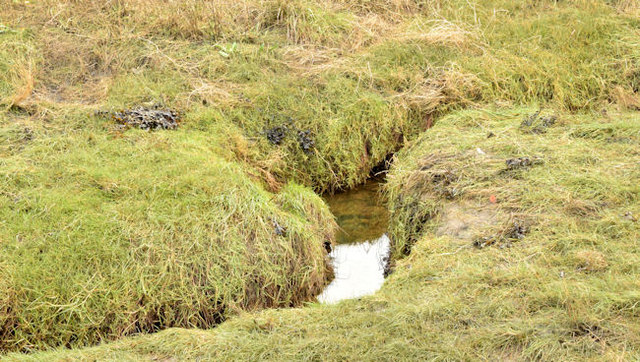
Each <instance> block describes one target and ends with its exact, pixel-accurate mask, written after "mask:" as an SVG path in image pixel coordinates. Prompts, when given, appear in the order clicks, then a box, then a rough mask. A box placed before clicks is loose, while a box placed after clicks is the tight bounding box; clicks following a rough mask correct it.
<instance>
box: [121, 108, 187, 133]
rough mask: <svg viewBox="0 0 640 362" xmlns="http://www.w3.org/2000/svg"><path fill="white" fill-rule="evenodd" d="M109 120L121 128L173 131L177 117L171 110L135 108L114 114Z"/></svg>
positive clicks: (176, 124)
mask: <svg viewBox="0 0 640 362" xmlns="http://www.w3.org/2000/svg"><path fill="white" fill-rule="evenodd" d="M111 118H112V119H113V120H114V121H115V122H116V123H118V124H120V125H121V126H122V127H134V128H140V129H144V130H158V129H175V128H177V127H178V121H179V116H178V113H176V112H175V111H173V110H170V109H161V108H159V107H155V108H153V109H150V108H145V107H135V108H132V109H125V110H123V111H120V112H114V113H113V115H112V116H111Z"/></svg>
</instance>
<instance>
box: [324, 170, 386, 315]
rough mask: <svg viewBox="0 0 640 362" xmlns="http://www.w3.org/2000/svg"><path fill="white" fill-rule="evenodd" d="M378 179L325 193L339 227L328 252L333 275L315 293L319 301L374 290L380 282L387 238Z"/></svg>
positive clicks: (338, 299)
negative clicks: (328, 193)
mask: <svg viewBox="0 0 640 362" xmlns="http://www.w3.org/2000/svg"><path fill="white" fill-rule="evenodd" d="M381 182H382V180H381V179H378V178H375V179H371V180H369V181H368V182H367V183H365V184H364V185H362V186H359V187H357V188H355V189H353V190H349V191H346V192H343V193H338V194H334V195H331V196H327V197H326V198H325V199H326V201H327V203H328V204H329V208H330V209H331V212H333V214H334V215H335V216H336V220H337V222H338V225H339V226H340V228H341V230H340V232H339V233H338V236H337V243H338V245H336V246H335V247H334V248H333V250H332V251H331V253H330V254H329V256H330V257H331V260H332V262H333V269H334V272H335V279H334V280H333V281H332V282H331V283H330V284H329V285H328V286H327V287H326V288H325V290H324V291H323V292H322V294H320V295H319V296H318V301H320V302H321V303H327V304H332V303H337V302H339V301H341V300H343V299H351V298H358V297H362V296H365V295H370V294H373V293H375V292H376V291H377V290H378V289H380V287H382V284H383V283H384V269H385V266H386V263H387V259H388V256H389V248H390V240H389V237H388V236H387V234H386V231H387V226H388V215H387V209H386V207H385V206H384V205H383V204H382V202H381V200H380V186H381Z"/></svg>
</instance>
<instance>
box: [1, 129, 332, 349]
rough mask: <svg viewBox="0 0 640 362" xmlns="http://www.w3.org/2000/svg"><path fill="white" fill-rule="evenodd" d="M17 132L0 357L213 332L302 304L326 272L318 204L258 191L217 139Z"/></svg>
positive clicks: (6, 187)
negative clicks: (140, 335)
mask: <svg viewBox="0 0 640 362" xmlns="http://www.w3.org/2000/svg"><path fill="white" fill-rule="evenodd" d="M25 127H27V126H26V125H20V126H17V125H16V126H13V127H12V126H10V125H7V126H6V127H5V128H4V129H3V133H2V135H1V136H2V139H3V140H4V141H6V143H3V147H2V148H1V150H2V151H3V152H2V153H3V154H4V155H5V156H6V157H3V158H2V160H0V165H2V166H1V171H0V179H1V180H2V191H1V192H0V240H2V244H1V250H2V253H1V254H0V265H2V268H1V269H0V280H2V281H3V283H2V284H0V286H2V291H1V292H0V305H1V306H2V308H1V309H0V311H1V312H0V341H1V342H0V348H1V349H16V348H19V349H24V350H29V349H33V348H42V347H46V346H59V345H67V346H73V345H87V344H93V343H96V342H98V341H100V340H103V339H113V338H116V337H119V336H122V335H127V334H131V333H137V332H145V331H146V332H152V331H157V330H160V329H163V328H166V327H170V326H184V327H197V326H199V327H211V326H214V325H215V324H217V323H219V321H220V320H222V319H223V318H224V317H226V315H228V314H229V312H234V311H235V310H237V309H240V308H241V309H248V310H252V309H256V308H264V307H277V306H281V307H284V306H293V305H299V304H300V303H301V302H302V301H306V300H309V299H310V298H313V296H315V295H316V294H317V293H318V292H319V291H320V290H321V288H322V286H323V285H324V284H325V281H326V280H327V279H328V276H329V275H330V271H329V270H328V269H327V266H326V265H325V264H326V263H325V255H326V252H325V251H324V248H323V243H324V242H325V241H326V240H331V239H332V235H333V225H334V222H333V216H332V215H331V214H330V213H329V211H328V209H327V207H326V206H325V205H324V203H323V202H322V200H321V199H320V198H319V197H318V196H317V195H315V194H314V193H313V192H312V191H311V190H309V189H307V188H303V187H301V186H298V185H295V184H288V185H286V186H285V187H283V188H282V190H281V191H280V192H279V193H277V194H272V193H270V192H267V191H265V190H264V188H263V187H262V186H261V185H260V184H259V183H257V182H255V181H252V180H251V177H250V175H248V174H247V172H246V171H245V170H243V168H242V167H241V166H240V165H239V164H237V163H235V162H230V161H227V160H225V159H224V158H223V157H222V156H221V155H223V154H224V152H223V151H220V150H216V149H217V148H218V147H220V145H221V144H223V143H222V142H220V143H218V144H219V146H217V147H216V146H214V145H215V144H216V143H217V142H218V140H216V139H215V137H210V136H207V135H203V134H201V133H195V132H193V131H188V130H182V131H174V132H169V131H166V132H165V133H161V132H156V133H146V132H143V131H132V132H130V133H127V134H125V135H122V136H121V137H114V136H112V135H108V134H104V133H102V132H100V130H99V128H100V126H99V125H91V124H87V125H84V126H83V127H82V129H78V130H73V129H67V130H66V131H68V132H69V133H68V134H64V133H63V134H57V135H56V136H54V137H49V136H48V135H47V134H46V131H44V130H43V131H42V133H40V132H39V131H33V132H29V133H28V134H27V133H25V129H30V128H25ZM96 128H97V129H96ZM222 134H223V133H222V130H221V131H220V132H218V135H222Z"/></svg>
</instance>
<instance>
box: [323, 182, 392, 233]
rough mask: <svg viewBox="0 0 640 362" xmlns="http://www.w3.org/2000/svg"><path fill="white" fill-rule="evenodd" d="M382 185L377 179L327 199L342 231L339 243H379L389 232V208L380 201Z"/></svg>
mask: <svg viewBox="0 0 640 362" xmlns="http://www.w3.org/2000/svg"><path fill="white" fill-rule="evenodd" d="M382 182H383V180H382V179H380V178H374V179H371V180H369V181H367V182H366V183H365V184H363V185H361V186H358V187H356V188H354V189H351V190H349V191H346V192H341V193H337V194H334V195H330V196H326V197H325V201H326V202H327V204H328V205H329V208H330V209H331V212H332V213H333V215H335V217H336V221H337V222H338V225H339V226H340V228H341V230H340V232H339V233H338V235H337V238H336V242H337V243H338V244H348V243H358V242H363V241H368V240H376V239H378V238H379V237H380V236H382V234H384V233H385V232H386V231H387V226H388V223H389V217H388V214H387V208H386V207H385V205H383V204H382V202H381V201H380V199H381V197H380V186H381V185H382Z"/></svg>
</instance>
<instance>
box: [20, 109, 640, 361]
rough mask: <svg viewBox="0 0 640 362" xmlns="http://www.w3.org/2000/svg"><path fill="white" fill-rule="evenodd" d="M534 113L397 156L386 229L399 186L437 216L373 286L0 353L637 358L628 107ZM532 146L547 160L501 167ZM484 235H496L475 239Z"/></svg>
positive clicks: (436, 131) (436, 134)
mask: <svg viewBox="0 0 640 362" xmlns="http://www.w3.org/2000/svg"><path fill="white" fill-rule="evenodd" d="M533 112H535V109H534V108H529V109H491V110H487V111H466V112H458V113H454V114H452V115H450V116H448V117H446V118H445V119H443V120H441V121H440V122H438V123H437V124H436V125H435V126H434V127H433V128H432V129H431V131H430V132H427V133H425V134H424V135H423V136H422V137H421V138H420V139H419V140H417V141H416V142H414V143H413V144H412V146H411V147H409V148H407V149H405V150H404V151H402V152H401V153H399V154H398V155H397V161H396V163H395V164H394V166H393V168H392V170H391V173H390V175H389V176H388V178H389V185H388V191H389V196H390V197H391V200H392V203H391V209H392V214H391V221H392V223H394V224H395V230H396V232H395V235H397V234H398V229H400V228H402V225H403V224H402V222H403V221H405V220H406V214H405V213H404V212H403V210H399V209H398V208H399V205H398V203H397V202H395V201H393V200H397V198H399V197H404V198H412V199H416V200H425V199H429V200H432V204H429V205H433V206H426V207H432V209H433V210H434V211H433V215H434V216H433V217H432V218H431V219H430V220H428V221H427V222H426V223H425V224H424V225H422V228H421V232H420V233H419V234H416V235H414V236H412V238H411V239H413V240H415V243H414V244H413V245H412V252H411V254H410V255H409V256H408V257H406V258H404V259H400V260H398V261H397V264H396V267H395V272H394V273H393V274H392V275H391V276H390V277H389V278H388V279H387V281H386V283H385V284H384V286H383V287H382V289H381V290H380V291H379V292H378V293H377V294H376V295H374V296H370V297H365V298H361V299H359V300H349V301H343V302H342V303H339V304H337V305H319V304H312V305H309V306H307V307H305V308H294V309H286V310H270V311H264V312H260V313H250V314H241V315H239V316H237V317H235V318H233V319H231V320H229V321H227V322H225V323H223V324H222V325H220V326H219V327H218V328H216V329H213V330H209V331H203V330H185V329H171V330H167V331H164V332H161V333H158V334H155V335H150V336H142V337H136V338H131V339H125V340H121V341H119V342H116V343H112V344H107V345H102V346H98V347H94V348H89V349H83V350H75V351H67V350H59V351H53V352H49V353H45V354H35V355H33V356H21V355H17V354H13V355H10V356H9V359H10V360H14V359H15V360H38V359H58V358H62V359H72V360H73V359H118V360H140V359H144V360H147V359H171V358H177V359H225V360H254V359H266V360H283V359H296V360H298V359H304V360H307V359H322V360H343V359H351V358H353V357H354V356H358V358H359V359H363V360H381V359H383V360H384V359H394V360H405V359H407V360H414V359H428V360H477V359H510V360H521V359H536V360H634V359H637V358H639V357H640V339H639V337H638V336H640V330H639V329H638V326H640V323H639V322H640V321H639V320H638V298H640V294H639V293H638V288H639V287H640V286H639V285H638V283H639V282H638V278H637V274H638V267H637V265H638V262H639V261H640V260H639V259H640V251H639V250H638V248H637V241H638V238H639V237H640V224H639V221H638V220H637V218H638V215H640V208H639V207H638V205H640V203H639V202H638V199H639V198H640V188H639V186H638V183H637V180H638V177H639V176H640V175H639V174H638V162H640V150H639V149H638V141H640V118H638V115H637V114H611V115H608V116H602V115H599V114H584V115H578V116H574V115H566V114H564V113H562V112H557V113H556V112H553V111H548V112H553V113H554V114H556V115H557V116H558V117H559V118H558V121H557V123H556V124H555V125H554V126H551V127H549V128H547V129H546V133H543V134H535V133H529V132H528V131H527V129H523V128H521V127H520V124H521V122H522V120H523V118H524V117H526V116H528V115H530V114H531V113H533ZM490 133H491V134H493V135H494V136H493V137H490V138H487V135H488V134H490ZM478 149H480V150H482V151H483V152H484V153H481V152H478ZM528 155H538V156H541V157H543V158H544V163H542V164H537V165H534V166H532V167H530V168H527V169H517V170H512V171H507V172H505V171H504V170H505V168H506V162H505V160H506V159H509V158H513V157H518V156H528ZM427 163H428V164H431V165H432V166H433V167H430V168H425V165H426V164H427ZM436 169H439V170H448V171H450V172H451V173H455V174H456V175H457V176H458V177H457V179H456V181H454V182H451V183H450V184H448V185H447V187H455V188H459V189H460V190H461V192H460V193H459V194H458V195H457V196H455V197H453V198H450V199H448V198H446V197H443V195H442V193H440V192H439V191H438V190H436V189H434V187H433V177H432V176H433V175H434V172H435V170H436ZM491 195H495V196H496V198H495V200H494V201H495V203H492V200H493V198H492V197H491ZM456 207H457V208H459V209H460V208H463V210H464V211H463V212H458V213H457V214H455V215H457V217H458V219H457V222H458V223H461V224H462V226H460V227H457V228H454V227H452V226H451V224H452V220H453V219H455V217H453V216H452V215H449V212H450V211H451V210H453V209H454V208H456ZM486 210H490V213H489V215H491V217H484V218H483V217H480V216H482V215H487V213H486ZM455 215H454V216H455ZM479 215H480V216H479ZM479 218H480V219H482V220H486V221H488V222H486V223H482V222H477V220H478V219H479ZM514 218H518V219H520V220H522V221H523V222H527V225H528V226H529V231H528V232H525V235H524V238H522V239H508V238H506V234H505V233H501V232H502V231H503V230H504V229H505V228H509V227H511V226H512V222H513V220H514ZM464 230H469V231H470V232H469V233H463V232H461V231H464ZM488 235H503V236H505V238H504V239H500V240H497V241H496V242H495V243H494V244H493V245H491V246H486V247H484V248H481V249H480V248H477V247H474V246H473V243H474V240H476V238H478V237H484V236H488ZM397 240H398V239H397V238H396V242H397ZM396 247H397V248H398V249H399V250H402V245H400V244H398V243H396Z"/></svg>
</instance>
